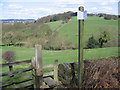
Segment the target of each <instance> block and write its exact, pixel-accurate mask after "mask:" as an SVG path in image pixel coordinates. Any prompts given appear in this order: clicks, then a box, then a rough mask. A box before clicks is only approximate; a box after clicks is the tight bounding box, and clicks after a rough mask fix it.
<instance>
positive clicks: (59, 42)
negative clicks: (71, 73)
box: [2, 16, 118, 50]
mask: <svg viewBox="0 0 120 90" xmlns="http://www.w3.org/2000/svg"><path fill="white" fill-rule="evenodd" d="M84 22H85V26H84V47H85V48H87V46H86V45H87V43H88V39H89V38H90V37H91V36H94V38H95V39H96V40H97V41H98V38H99V37H100V34H101V33H102V32H103V31H106V32H108V34H109V36H110V40H109V41H108V42H107V43H106V44H104V47H117V46H118V20H105V19H103V18H100V17H97V16H88V19H87V20H85V21H84ZM61 25H62V26H61ZM60 26H61V27H60ZM58 27H59V28H58ZM56 29H57V31H55V30H56ZM53 33H54V35H53ZM2 35H3V43H4V44H8V43H13V44H15V43H23V44H25V46H26V47H34V45H35V44H41V45H43V48H44V49H52V50H53V49H55V50H61V49H77V47H78V46H77V45H78V43H77V42H78V21H77V17H76V16H74V17H72V18H71V19H70V20H69V21H68V22H65V21H62V20H60V21H54V22H47V23H44V24H42V23H31V24H27V23H26V24H22V23H15V24H14V25H7V24H3V33H2ZM11 36H12V38H11V40H10V39H9V38H10V37H11ZM18 36H19V37H18Z"/></svg>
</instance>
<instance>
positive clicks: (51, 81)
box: [44, 77, 57, 87]
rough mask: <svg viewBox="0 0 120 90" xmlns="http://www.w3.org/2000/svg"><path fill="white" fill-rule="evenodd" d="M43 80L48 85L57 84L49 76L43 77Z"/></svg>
mask: <svg viewBox="0 0 120 90" xmlns="http://www.w3.org/2000/svg"><path fill="white" fill-rule="evenodd" d="M44 81H45V83H46V84H47V85H48V86H49V87H55V86H56V85H57V83H56V82H55V81H54V80H53V79H52V78H51V77H47V78H44Z"/></svg>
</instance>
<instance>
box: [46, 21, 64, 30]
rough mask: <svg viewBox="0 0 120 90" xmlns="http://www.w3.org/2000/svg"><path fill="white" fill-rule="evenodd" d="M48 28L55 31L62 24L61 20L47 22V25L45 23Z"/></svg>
mask: <svg viewBox="0 0 120 90" xmlns="http://www.w3.org/2000/svg"><path fill="white" fill-rule="evenodd" d="M47 24H48V25H49V26H50V28H51V29H52V30H55V29H57V27H59V26H60V25H61V24H62V20H60V21H55V22H49V23H47Z"/></svg>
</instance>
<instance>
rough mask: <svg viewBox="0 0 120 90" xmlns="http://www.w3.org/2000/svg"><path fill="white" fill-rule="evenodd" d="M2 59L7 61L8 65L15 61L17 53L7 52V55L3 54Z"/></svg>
mask: <svg viewBox="0 0 120 90" xmlns="http://www.w3.org/2000/svg"><path fill="white" fill-rule="evenodd" d="M2 58H3V59H4V60H6V61H7V62H8V63H10V62H13V61H14V60H15V52H14V51H6V52H5V53H3V55H2Z"/></svg>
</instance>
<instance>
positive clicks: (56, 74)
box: [54, 60, 58, 82]
mask: <svg viewBox="0 0 120 90" xmlns="http://www.w3.org/2000/svg"><path fill="white" fill-rule="evenodd" d="M54 81H56V82H58V60H55V61H54Z"/></svg>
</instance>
